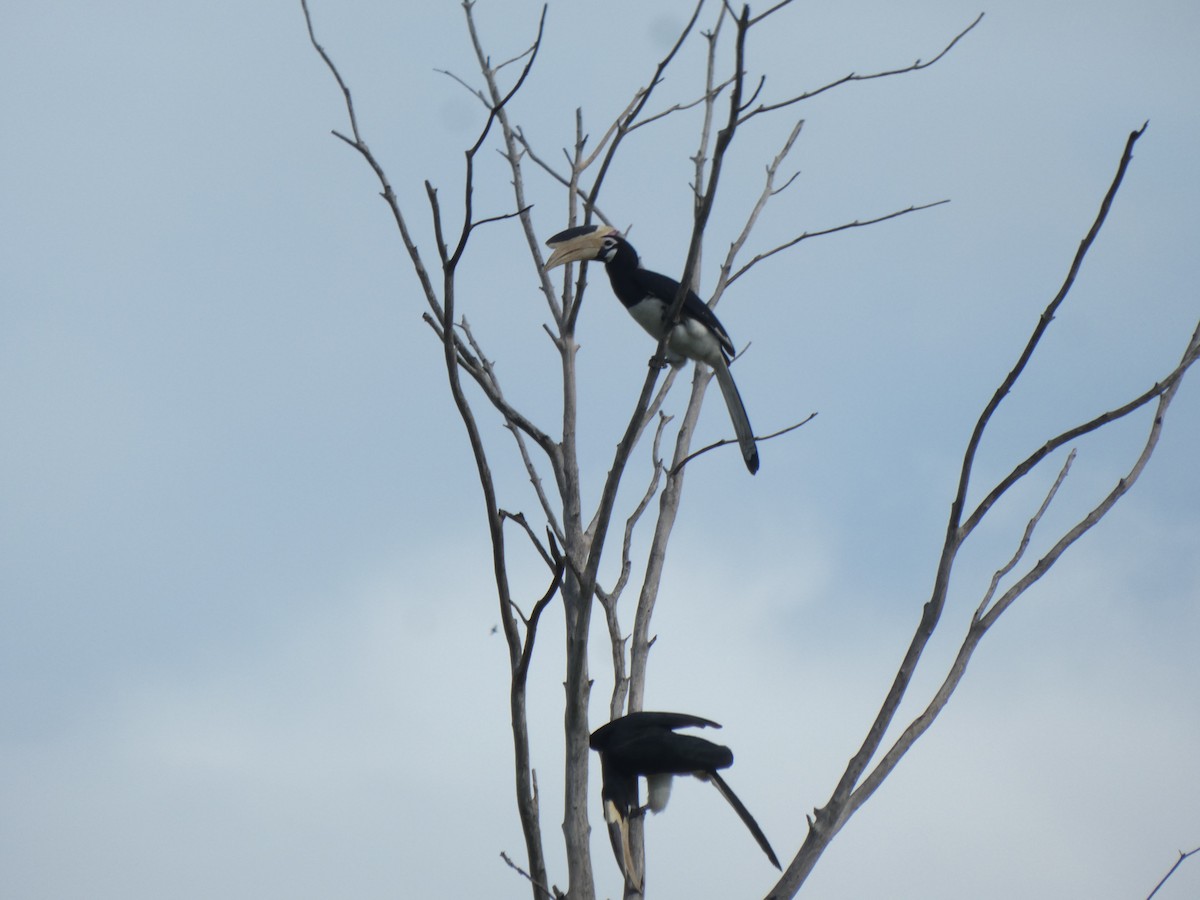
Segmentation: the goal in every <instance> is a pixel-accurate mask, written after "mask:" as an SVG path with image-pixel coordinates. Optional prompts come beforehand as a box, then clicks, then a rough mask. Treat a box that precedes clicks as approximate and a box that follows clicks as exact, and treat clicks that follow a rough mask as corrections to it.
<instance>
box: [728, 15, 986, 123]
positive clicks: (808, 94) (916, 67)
mask: <svg viewBox="0 0 1200 900" xmlns="http://www.w3.org/2000/svg"><path fill="white" fill-rule="evenodd" d="M771 11H772V12H773V10H771ZM982 20H983V13H980V14H979V15H978V16H976V18H975V21H974V22H972V23H971V24H970V25H968V26H967V27H966V28H964V29H963V30H962V31H960V32H959V33H958V34H957V35H955V36H954V39H953V40H952V41H950V43H948V44H947V45H946V46H945V47H943V48H942V50H941V52H939V53H938V54H937V55H936V56H934V57H933V58H932V59H929V60H926V61H924V62H922V61H921V60H920V59H918V60H917V61H916V62H914V63H913V64H912V65H908V66H902V67H900V68H897V69H886V70H884V71H882V72H872V73H871V74H869V75H857V74H855V73H854V72H851V73H850V74H849V75H843V76H842V77H841V78H839V79H837V80H836V81H831V82H829V83H828V84H825V85H822V86H821V87H819V88H815V89H813V90H811V91H805V92H804V93H803V94H798V95H797V96H795V97H791V98H789V99H787V100H780V101H779V102H778V103H764V104H759V105H758V106H756V107H755V108H754V109H752V110H751V111H750V112H748V113H746V114H745V116H743V117H742V121H743V122H744V121H746V120H747V119H751V118H753V117H754V116H757V115H761V114H762V113H769V112H774V111H775V110H777V109H783V108H784V107H787V106H792V105H793V104H796V103H800V102H801V101H803V100H808V99H810V98H812V97H815V96H817V95H818V94H823V93H825V92H826V91H828V90H832V89H833V88H835V87H840V86H841V85H843V84H849V83H850V82H852V81H870V80H872V79H874V78H888V77H890V76H892V75H903V74H905V73H906V72H919V71H920V70H921V69H928V68H929V67H930V66H932V65H933V64H934V63H936V62H937V61H938V60H940V59H941V58H942V57H943V56H945V55H946V54H947V53H949V52H950V51H951V50H952V49H954V45H955V44H957V43H958V42H959V41H961V40H962V39H963V38H964V37H966V36H967V33H968V32H969V31H971V29H973V28H974V27H975V26H976V25H978V24H979V23H980V22H981V21H982Z"/></svg>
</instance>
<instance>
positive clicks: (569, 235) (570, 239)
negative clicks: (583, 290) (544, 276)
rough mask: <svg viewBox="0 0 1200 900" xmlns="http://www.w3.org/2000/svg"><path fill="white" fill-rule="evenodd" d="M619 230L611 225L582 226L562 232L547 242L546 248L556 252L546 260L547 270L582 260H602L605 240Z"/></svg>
mask: <svg viewBox="0 0 1200 900" xmlns="http://www.w3.org/2000/svg"><path fill="white" fill-rule="evenodd" d="M616 230H617V229H615V228H613V227H611V226H609V225H580V226H579V227H577V228H568V229H567V230H566V231H560V232H559V233H558V234H556V235H554V237H552V238H550V239H549V240H548V241H546V246H547V247H549V248H550V249H551V250H553V251H554V252H553V253H551V254H550V258H549V259H548V260H546V268H547V269H553V268H554V267H555V266H563V265H566V264H567V263H569V262H579V261H580V260H595V259H599V258H600V252H601V250H603V249H604V239H605V238H606V237H608V235H610V234H613V233H614V232H615V231H616Z"/></svg>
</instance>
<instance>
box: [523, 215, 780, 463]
mask: <svg viewBox="0 0 1200 900" xmlns="http://www.w3.org/2000/svg"><path fill="white" fill-rule="evenodd" d="M546 246H548V247H550V248H552V249H553V251H554V252H553V253H551V254H550V258H549V259H548V260H546V268H547V269H552V268H554V267H555V266H561V265H564V264H566V263H569V262H577V261H581V260H598V261H602V262H603V263H604V268H605V270H606V271H607V272H608V280H609V281H610V282H611V283H612V289H613V293H614V294H616V295H617V299H618V300H620V301H621V303H622V304H623V305H624V307H625V308H626V309H627V310H629V314H630V315H631V316H633V318H634V319H636V320H637V323H638V324H639V325H641V326H642V327H643V328H644V329H646V331H648V332H650V335H651V336H652V337H653V338H654V339H655V340H662V337H663V335H664V334H665V333H666V331H667V326H668V322H667V314H668V313H669V312H670V310H671V304H672V303H674V302H675V296H676V294H677V293H678V291H679V282H678V281H676V280H675V279H673V278H668V277H667V276H666V275H660V274H659V273H658V272H651V271H650V270H648V269H643V268H642V264H641V261H640V260H639V259H638V255H637V251H636V250H634V249H633V246H632V245H631V244H630V243H629V242H628V241H627V240H625V238H624V237H623V236H622V234H621V232H619V231H617V230H616V229H615V228H612V227H610V226H608V225H581V226H579V227H578V228H568V229H567V230H566V231H560V232H559V233H558V234H556V235H554V237H552V238H550V240H548V241H546ZM666 354H667V362H669V363H670V364H671V366H672V367H673V368H679V367H680V366H682V365H683V363H684V361H685V360H688V359H694V360H699V361H700V362H703V363H707V364H708V365H709V366H711V367H712V370H713V373H714V374H715V375H716V376H717V384H719V385H720V386H721V395H722V396H723V397H724V398H725V405H726V406H727V407H728V408H729V418H730V419H731V420H732V421H733V431H734V434H736V435H737V440H738V445H739V446H740V447H741V450H742V457H743V459H745V460H746V468H747V469H749V470H750V474H752V475H753V474H754V473H755V472H757V471H758V448H757V447H756V446H755V443H754V429H753V428H751V427H750V419H749V418H748V417H747V416H746V407H745V405H743V403H742V398H741V395H740V394H739V393H738V389H737V385H736V384H734V383H733V375H732V374H730V372H729V361H730V359H732V358H733V355H734V350H733V341H732V340H730V338H729V334H728V332H726V331H725V328H724V327H723V326H722V325H721V323H720V321H718V319H717V317H716V315H714V313H713V311H712V310H711V309H709V308H708V305H707V304H706V303H705V302H704V301H703V300H701V299H700V298H699V297H698V296H696V294H695V292H694V291H691V290H689V291H688V292H687V295H686V296H685V297H684V298H683V307H682V308H681V309H680V312H679V322H678V324H676V325H675V327H674V328H672V329H671V336H670V338H669V339H668V340H667V344H666Z"/></svg>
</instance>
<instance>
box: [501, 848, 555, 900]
mask: <svg viewBox="0 0 1200 900" xmlns="http://www.w3.org/2000/svg"><path fill="white" fill-rule="evenodd" d="M500 858H501V859H502V860H504V861H505V862H506V863H507V864H508V867H509V868H510V869H512V870H513V871H515V872H516V873H517V874H518V875H520V876H521V877H522V878H524V879H525V880H526V881H528V882H529V883H530V884H532V885H533V886H534V887H535V888H536V889H537V890H538V891H540V892H541V893H543V894H545V895H546V896H547V897H549V898H550V900H558V898H562V897H566V894H564V893H562V891H559V890H555V891H554V892H553V893H551V892H550V891H549V890H548V889H547V888H546V886H545V885H544V884H542V883H541V882H539V881H536V880H535V879H534V878H533V876H532V875H530V874H529V873H528V872H526V871H525V870H524V869H522V868H521V867H520V866H518V865H517V864H516V863H515V862H513V861H512V859H510V858H509V855H508V854H507V853H505V852H504V851H503V850H501V851H500Z"/></svg>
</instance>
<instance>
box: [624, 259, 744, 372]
mask: <svg viewBox="0 0 1200 900" xmlns="http://www.w3.org/2000/svg"><path fill="white" fill-rule="evenodd" d="M634 278H635V279H636V280H637V282H638V283H639V284H640V285H641V287H642V288H643V289H644V290H645V291H646V292H647V293H649V294H652V295H654V296H655V297H658V298H659V299H660V300H662V301H663V302H664V303H666V304H667V305H668V306H670V305H671V303H672V302H673V301H674V300H675V293H676V291H678V290H679V282H678V281H676V280H675V279H674V278H668V277H667V276H666V275H661V274H659V273H658V272H651V271H650V270H649V269H638V270H637V273H636V274H635V275H634ZM682 316H683V317H684V318H685V319H695V320H696V321H697V322H699V323H700V324H701V325H703V326H704V327H705V328H707V329H708V330H709V331H711V332H712V333H713V334H715V335H716V336H717V339H718V340H720V342H721V346H722V347H723V348H725V352H726V353H728V354H729V355H730V356H733V355H734V350H733V340H732V339H731V338H730V337H729V332H727V331H726V330H725V326H724V325H722V324H721V322H720V320H719V319H718V318H717V316H716V313H714V312H713V311H712V310H711V309H709V308H708V304H707V303H705V302H704V301H703V300H701V299H700V298H699V297H698V296H697V295H696V292H695V291H688V292H687V296H686V297H684V298H683V311H682Z"/></svg>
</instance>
